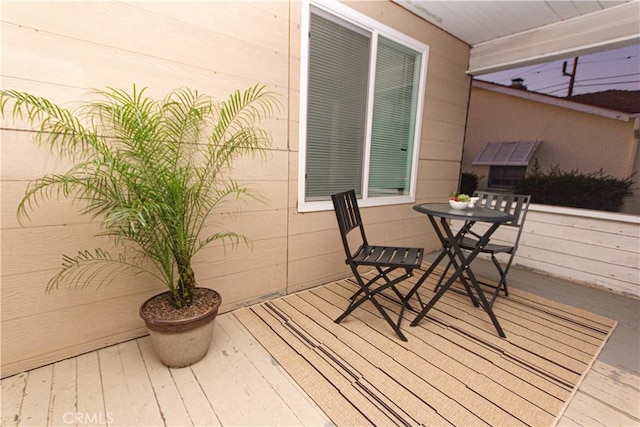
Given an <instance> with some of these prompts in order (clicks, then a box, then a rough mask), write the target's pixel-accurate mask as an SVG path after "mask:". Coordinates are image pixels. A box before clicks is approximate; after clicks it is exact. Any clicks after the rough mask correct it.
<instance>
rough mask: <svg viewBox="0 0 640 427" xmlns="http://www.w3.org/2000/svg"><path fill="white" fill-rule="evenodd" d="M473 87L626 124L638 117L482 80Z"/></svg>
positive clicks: (474, 81)
mask: <svg viewBox="0 0 640 427" xmlns="http://www.w3.org/2000/svg"><path fill="white" fill-rule="evenodd" d="M472 85H473V87H474V88H479V89H485V90H489V91H492V92H497V93H502V94H505V95H510V96H514V97H517V98H524V99H529V100H531V101H536V102H541V103H544V104H548V105H555V106H557V107H561V108H567V109H570V110H576V111H581V112H583V113H589V114H595V115H598V116H602V117H608V118H610V119H616V120H621V121H624V122H628V121H630V120H631V119H633V118H634V117H637V115H636V114H635V113H633V114H632V113H627V112H623V111H616V110H612V109H609V108H604V107H600V106H596V105H590V104H586V103H582V102H577V101H575V100H573V99H571V100H569V99H567V98H557V97H555V96H551V95H547V94H544V93H539V92H533V91H530V90H525V89H518V88H513V87H509V86H503V85H500V84H497V83H490V82H485V81H482V80H476V79H474V80H473V83H472Z"/></svg>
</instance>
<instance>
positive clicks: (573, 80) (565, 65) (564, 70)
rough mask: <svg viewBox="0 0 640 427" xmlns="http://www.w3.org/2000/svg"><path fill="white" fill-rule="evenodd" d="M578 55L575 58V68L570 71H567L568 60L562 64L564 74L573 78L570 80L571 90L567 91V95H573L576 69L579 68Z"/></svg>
mask: <svg viewBox="0 0 640 427" xmlns="http://www.w3.org/2000/svg"><path fill="white" fill-rule="evenodd" d="M578 58H579V57H578V56H576V57H575V58H573V69H572V70H571V72H570V73H567V61H564V63H563V64H562V75H563V76H569V77H571V79H570V80H569V92H568V93H567V97H569V98H570V97H571V95H573V84H574V83H575V82H576V70H577V69H578Z"/></svg>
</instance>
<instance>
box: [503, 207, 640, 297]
mask: <svg viewBox="0 0 640 427" xmlns="http://www.w3.org/2000/svg"><path fill="white" fill-rule="evenodd" d="M515 262H516V263H517V264H518V265H521V266H524V267H529V268H532V269H535V270H539V271H542V272H546V273H549V274H552V275H554V276H560V277H564V278H567V279H570V280H574V281H578V282H584V283H588V284H592V285H597V286H601V287H604V288H607V289H610V290H613V291H616V292H619V293H623V294H628V295H632V296H635V297H638V298H640V217H639V216H638V215H629V214H621V213H612V212H602V211H592V210H588V209H574V208H565V207H557V206H546V205H531V206H530V208H529V213H528V214H527V219H526V222H525V227H524V230H523V235H522V237H521V238H520V247H519V249H518V252H517V255H516V260H515Z"/></svg>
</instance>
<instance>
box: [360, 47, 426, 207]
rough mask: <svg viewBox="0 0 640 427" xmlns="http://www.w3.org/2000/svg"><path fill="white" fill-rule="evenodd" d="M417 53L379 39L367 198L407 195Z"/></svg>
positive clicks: (417, 82)
mask: <svg viewBox="0 0 640 427" xmlns="http://www.w3.org/2000/svg"><path fill="white" fill-rule="evenodd" d="M419 64H420V53H418V52H415V51H413V50H411V49H409V48H407V47H405V46H402V45H400V44H398V43H396V42H394V41H392V40H389V39H387V38H385V37H382V36H380V37H378V49H377V59H376V76H375V96H374V106H373V123H372V133H371V160H370V167H369V187H368V188H369V191H368V193H369V197H384V196H389V195H404V194H409V191H410V188H409V186H410V183H411V179H410V178H411V159H412V157H413V145H414V144H413V141H414V134H415V122H416V107H417V97H418V96H417V95H418V87H419V81H418V78H419V76H420V68H419V67H420V65H419Z"/></svg>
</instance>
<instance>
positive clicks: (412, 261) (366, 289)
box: [331, 190, 424, 341]
mask: <svg viewBox="0 0 640 427" xmlns="http://www.w3.org/2000/svg"><path fill="white" fill-rule="evenodd" d="M331 199H332V200H333V207H334V209H335V213H336V218H337V220H338V227H339V229H340V236H341V237H342V244H343V245H344V250H345V253H346V256H347V259H346V263H347V264H348V265H349V266H350V267H351V271H352V272H353V275H354V276H355V279H356V281H357V282H358V285H359V286H360V289H359V290H358V291H357V292H356V293H355V294H353V296H352V297H351V302H350V303H349V306H348V307H347V309H346V310H345V312H344V313H342V315H340V317H338V318H337V319H336V320H335V322H336V323H340V322H341V321H342V320H343V319H344V318H345V317H347V316H348V315H349V314H350V313H351V312H352V311H353V310H355V309H356V308H357V307H359V306H360V305H361V304H362V303H363V302H365V301H371V302H372V303H373V305H374V306H375V307H376V308H377V309H378V311H379V312H380V314H381V315H382V317H384V319H385V320H386V321H387V323H389V325H391V327H392V328H393V330H394V331H395V332H396V334H398V336H399V337H400V339H401V340H403V341H407V338H406V337H405V336H404V334H403V333H402V331H401V330H400V323H401V322H402V318H403V316H404V311H405V309H406V308H407V307H408V301H407V300H406V298H405V296H404V295H403V294H402V293H401V292H400V291H399V290H398V288H397V287H396V285H398V284H399V283H400V282H402V281H403V280H406V279H408V278H409V277H411V276H412V275H413V270H414V269H416V268H420V266H421V265H422V257H423V255H424V249H422V248H403V247H391V246H372V245H369V243H368V242H367V237H366V235H365V232H364V226H363V224H362V218H361V217H360V210H359V209H358V201H357V199H356V193H355V191H354V190H350V191H346V192H343V193H339V194H334V195H332V196H331ZM354 230H358V231H359V234H356V235H350V233H351V232H352V231H354ZM356 245H358V248H357V249H356V250H355V251H354V250H352V249H351V248H352V247H355V246H356ZM359 267H374V268H375V270H376V271H377V274H376V275H375V276H374V277H373V278H372V279H370V280H367V279H366V278H363V276H362V275H361V273H360V272H359V271H358V268H359ZM396 269H403V270H404V273H403V274H402V275H400V276H398V277H396V278H394V279H390V278H389V276H388V275H389V273H391V272H392V271H394V270H396ZM369 270H371V269H369ZM381 279H382V280H381ZM386 289H391V290H392V291H393V293H394V294H395V296H396V297H397V298H398V300H395V298H391V297H390V296H388V295H384V294H382V292H383V291H385V290H386ZM378 296H381V297H386V298H389V299H392V300H394V301H396V302H397V303H399V304H400V305H401V308H400V314H399V317H398V321H397V322H394V321H393V320H392V319H391V317H390V316H389V313H387V311H386V310H385V308H384V307H383V306H382V305H381V304H380V303H379V302H378V301H377V300H376V297H378Z"/></svg>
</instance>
